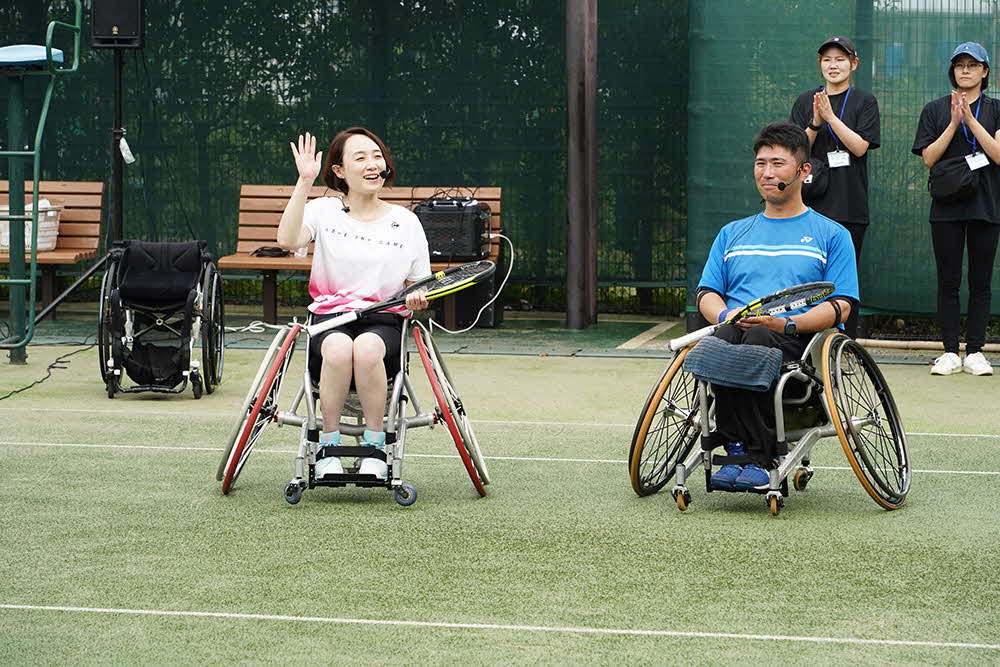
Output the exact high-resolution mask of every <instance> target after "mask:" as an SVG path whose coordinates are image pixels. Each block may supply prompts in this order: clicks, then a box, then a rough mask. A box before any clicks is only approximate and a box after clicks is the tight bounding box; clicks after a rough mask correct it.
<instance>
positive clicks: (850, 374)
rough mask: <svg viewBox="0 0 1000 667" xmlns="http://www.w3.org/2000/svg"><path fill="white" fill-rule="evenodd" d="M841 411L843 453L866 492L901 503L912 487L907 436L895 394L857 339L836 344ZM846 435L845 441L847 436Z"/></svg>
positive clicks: (886, 502)
mask: <svg viewBox="0 0 1000 667" xmlns="http://www.w3.org/2000/svg"><path fill="white" fill-rule="evenodd" d="M835 347H836V349H835V351H833V352H832V354H833V355H834V356H835V357H836V369H837V372H836V374H835V376H834V377H831V378H828V379H827V381H830V382H833V383H834V385H836V386H834V387H833V389H834V394H835V396H836V397H837V399H838V400H836V401H835V402H836V411H837V414H838V416H839V418H840V422H841V424H842V425H843V427H844V430H845V432H846V433H845V434H844V435H843V436H841V439H842V441H843V442H842V444H843V446H844V451H845V452H846V453H848V456H849V458H852V459H853V462H852V467H853V468H854V470H855V473H856V474H857V475H858V476H859V479H861V478H862V477H863V479H861V481H862V483H863V484H865V488H866V490H867V491H868V492H869V494H870V495H871V496H872V497H873V498H875V500H876V502H878V503H879V504H880V505H882V506H883V507H886V508H887V509H894V508H896V507H899V506H900V505H902V503H903V500H904V499H905V497H906V494H907V492H908V491H909V460H908V454H907V452H906V440H905V434H904V433H903V429H902V425H901V424H900V421H899V417H898V413H897V412H896V407H895V403H894V401H893V399H892V394H891V393H890V391H889V388H888V387H887V386H886V384H885V379H884V378H883V377H882V374H881V372H880V371H879V370H878V367H877V365H876V364H875V362H874V360H872V358H871V357H870V356H869V355H868V353H867V352H865V351H864V349H863V348H862V347H861V346H860V345H858V344H857V343H855V342H854V341H850V340H845V341H843V342H840V343H839V345H838V346H835ZM845 437H846V439H845Z"/></svg>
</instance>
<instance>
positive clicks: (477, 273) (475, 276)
mask: <svg viewBox="0 0 1000 667" xmlns="http://www.w3.org/2000/svg"><path fill="white" fill-rule="evenodd" d="M496 269H497V267H496V264H494V263H493V262H487V261H485V260H484V261H481V262H470V263H469V264H462V265H461V266H453V267H451V268H450V269H445V270H444V271H438V272H436V273H434V274H432V275H429V276H427V277H426V278H421V279H420V280H418V281H416V282H415V283H413V284H412V285H407V286H406V287H404V288H403V289H401V290H399V291H398V292H396V293H395V294H393V295H392V296H390V297H389V298H388V299H386V300H385V301H380V302H379V303H376V304H372V305H371V306H368V307H367V308H362V309H361V310H352V311H351V312H348V313H344V314H343V315H341V316H340V317H334V318H332V319H329V320H326V321H325V322H320V323H319V324H313V325H310V326H308V327H306V331H308V332H309V335H310V336H315V335H316V334H319V333H322V332H324V331H326V330H328V329H335V328H337V327H342V326H344V325H345V324H350V323H351V322H354V321H355V320H359V319H361V318H362V317H364V316H366V315H370V314H372V313H377V312H379V311H382V310H386V309H388V308H393V307H395V306H401V305H402V304H404V303H406V297H407V295H409V294H412V293H413V292H416V291H417V290H426V293H425V294H424V298H425V299H427V300H428V301H433V300H434V299H440V298H441V297H443V296H448V295H449V294H454V293H455V292H460V291H462V290H464V289H465V288H467V287H472V286H473V285H478V284H479V283H481V282H483V281H484V280H486V279H487V278H489V277H490V276H492V275H493V272H494V271H496Z"/></svg>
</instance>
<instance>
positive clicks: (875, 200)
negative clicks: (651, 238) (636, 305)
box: [688, 0, 1000, 313]
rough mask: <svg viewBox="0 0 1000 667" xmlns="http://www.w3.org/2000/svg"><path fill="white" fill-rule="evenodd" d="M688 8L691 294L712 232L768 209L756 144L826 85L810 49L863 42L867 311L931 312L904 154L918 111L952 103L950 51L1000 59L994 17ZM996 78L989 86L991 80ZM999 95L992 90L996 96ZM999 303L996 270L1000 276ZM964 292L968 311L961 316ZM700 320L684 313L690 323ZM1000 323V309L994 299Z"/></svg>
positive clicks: (861, 7)
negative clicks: (870, 118)
mask: <svg viewBox="0 0 1000 667" xmlns="http://www.w3.org/2000/svg"><path fill="white" fill-rule="evenodd" d="M690 6H691V15H690V21H691V32H690V35H691V59H690V66H691V96H690V110H691V115H690V118H689V135H688V136H689V140H688V147H689V154H688V164H689V165H690V172H689V178H688V193H689V194H688V201H689V206H688V220H689V228H688V248H689V253H688V278H689V283H690V284H691V285H692V286H694V285H696V283H697V281H698V278H699V277H700V275H701V270H702V267H703V265H704V261H705V257H706V255H707V254H708V248H709V246H710V245H711V242H712V240H713V239H714V237H715V234H716V232H717V231H718V230H719V228H720V227H722V225H723V224H725V223H726V222H729V221H731V220H734V219H737V218H741V217H744V216H746V215H750V214H752V213H754V212H756V211H758V210H760V208H761V207H760V204H759V199H760V197H759V195H758V194H757V191H756V189H755V187H754V184H753V177H752V153H751V149H750V144H751V142H752V138H753V136H754V134H755V133H756V131H757V130H759V129H760V128H761V127H762V126H763V125H765V124H766V123H768V122H771V121H774V120H785V119H787V118H788V113H789V110H790V109H791V106H792V103H793V102H794V101H795V98H796V97H797V96H798V95H799V94H800V93H802V92H803V91H805V90H807V89H809V88H811V87H815V86H819V85H821V84H822V77H821V76H820V74H819V70H818V68H817V66H816V49H817V47H818V46H819V45H820V44H821V43H822V42H823V40H825V39H826V38H827V37H828V36H830V35H846V36H849V37H852V38H853V39H855V42H856V44H857V47H858V50H859V55H860V57H861V65H860V67H859V69H858V72H857V73H856V83H857V85H859V86H860V87H862V88H864V89H866V90H869V91H871V92H872V93H874V94H875V96H876V97H877V98H878V102H879V108H880V111H881V116H882V144H881V148H879V149H878V150H876V151H873V152H872V153H871V157H870V159H869V174H870V204H871V216H870V218H871V225H870V226H869V229H868V232H867V234H866V236H865V242H864V249H863V253H862V260H861V272H860V274H861V275H860V277H861V293H862V298H863V301H864V305H865V307H867V308H868V309H870V310H876V311H882V312H900V313H934V312H936V293H937V282H936V272H935V264H934V255H933V252H932V249H931V240H930V229H929V223H928V222H927V216H928V212H929V208H930V196H929V195H928V193H927V168H926V167H925V166H924V164H923V162H922V161H921V160H920V158H919V157H916V156H914V155H913V154H912V153H911V152H910V148H911V146H912V145H913V139H914V134H915V132H916V126H917V120H918V118H919V116H920V111H921V109H922V108H923V105H924V104H926V103H927V102H928V101H930V100H932V99H935V98H938V97H941V96H942V95H946V94H947V93H948V91H949V90H950V84H949V82H948V78H947V68H948V63H949V59H950V56H951V53H952V50H953V49H954V48H955V46H956V45H957V44H959V43H961V42H964V41H978V42H981V43H982V44H984V45H985V46H986V48H987V51H988V52H989V53H990V54H991V57H993V58H996V57H1000V52H998V50H997V46H1000V39H998V37H1000V34H998V33H1000V5H998V3H996V2H982V1H980V0H888V1H881V0H880V1H878V2H871V0H868V1H867V2H866V1H863V0H856V1H837V0H834V1H833V2H830V3H825V4H824V5H823V6H822V7H820V6H819V5H817V4H815V3H811V2H783V1H781V2H779V1H771V2H759V1H756V0H755V1H748V0H708V1H705V2H696V3H694V2H693V3H690ZM991 78H993V77H991ZM993 88H995V84H994V83H993V82H991V90H990V91H988V92H989V93H990V94H991V95H992V94H993ZM993 289H994V291H1000V271H995V272H994V284H993ZM966 298H967V297H966V294H965V291H964V288H963V296H962V303H963V310H964V306H965V303H966ZM690 309H692V306H691V305H690V300H689V310H690ZM993 313H1000V299H994V300H993Z"/></svg>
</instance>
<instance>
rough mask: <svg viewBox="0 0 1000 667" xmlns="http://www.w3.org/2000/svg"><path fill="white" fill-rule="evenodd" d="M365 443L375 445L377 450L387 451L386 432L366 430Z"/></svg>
mask: <svg viewBox="0 0 1000 667" xmlns="http://www.w3.org/2000/svg"><path fill="white" fill-rule="evenodd" d="M364 442H365V444H368V445H374V446H375V448H376V449H385V431H370V430H368V429H365V435H364Z"/></svg>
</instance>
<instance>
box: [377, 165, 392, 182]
mask: <svg viewBox="0 0 1000 667" xmlns="http://www.w3.org/2000/svg"><path fill="white" fill-rule="evenodd" d="M391 173H392V169H389V168H388V167H386V168H385V169H383V170H382V171H380V172H379V173H378V175H379V176H380V177H381V178H382V180H383V181H384V180H385V179H387V178H389V174H391Z"/></svg>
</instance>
